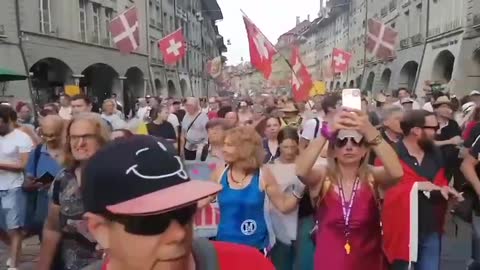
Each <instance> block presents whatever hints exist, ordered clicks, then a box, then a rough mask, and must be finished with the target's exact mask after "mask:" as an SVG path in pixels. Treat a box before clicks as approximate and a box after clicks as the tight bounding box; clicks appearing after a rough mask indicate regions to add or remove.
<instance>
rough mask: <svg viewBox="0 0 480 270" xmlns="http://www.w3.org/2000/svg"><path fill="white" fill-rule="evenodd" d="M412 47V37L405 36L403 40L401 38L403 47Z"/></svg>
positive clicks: (401, 46)
mask: <svg viewBox="0 0 480 270" xmlns="http://www.w3.org/2000/svg"><path fill="white" fill-rule="evenodd" d="M408 47H410V39H409V38H404V39H402V40H400V48H401V49H405V48H408Z"/></svg>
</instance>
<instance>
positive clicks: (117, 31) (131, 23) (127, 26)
mask: <svg viewBox="0 0 480 270" xmlns="http://www.w3.org/2000/svg"><path fill="white" fill-rule="evenodd" d="M138 27H139V22H138V13H137V8H136V7H135V6H133V7H131V8H129V9H127V10H125V11H124V12H122V13H120V14H119V15H118V16H117V17H115V18H113V19H112V20H111V21H110V26H109V29H110V33H112V38H113V42H115V45H116V46H117V48H118V49H119V50H120V52H122V53H131V52H133V51H135V50H137V48H138V47H139V46H140V31H139V28H138Z"/></svg>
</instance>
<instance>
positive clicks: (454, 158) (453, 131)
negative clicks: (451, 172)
mask: <svg viewBox="0 0 480 270" xmlns="http://www.w3.org/2000/svg"><path fill="white" fill-rule="evenodd" d="M456 136H462V130H461V129H460V126H459V125H458V123H457V122H456V121H454V120H449V121H448V124H447V125H446V126H444V127H443V128H442V129H440V134H438V133H437V135H436V136H435V140H437V141H445V140H450V139H451V138H453V137H456ZM440 151H442V155H443V159H444V160H445V162H446V163H447V164H449V165H450V164H452V165H453V166H454V167H456V166H459V165H460V164H459V158H458V152H459V149H458V148H457V146H456V145H451V144H449V145H442V146H440Z"/></svg>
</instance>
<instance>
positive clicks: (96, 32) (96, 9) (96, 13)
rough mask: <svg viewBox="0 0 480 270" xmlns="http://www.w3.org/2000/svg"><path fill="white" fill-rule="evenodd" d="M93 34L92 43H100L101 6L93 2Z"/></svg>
mask: <svg viewBox="0 0 480 270" xmlns="http://www.w3.org/2000/svg"><path fill="white" fill-rule="evenodd" d="M92 17H93V36H92V43H99V38H100V6H99V5H98V4H93V16H92Z"/></svg>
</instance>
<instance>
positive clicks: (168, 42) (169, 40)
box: [158, 28, 187, 65]
mask: <svg viewBox="0 0 480 270" xmlns="http://www.w3.org/2000/svg"><path fill="white" fill-rule="evenodd" d="M158 48H159V49H160V52H161V53H162V54H163V61H164V62H165V64H167V65H173V64H175V63H177V62H178V61H180V60H182V58H183V57H184V56H185V54H186V53H187V44H186V42H185V37H184V36H183V33H182V28H179V29H178V30H177V31H175V32H172V33H170V34H169V35H167V36H165V37H163V38H162V39H160V40H159V41H158Z"/></svg>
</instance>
